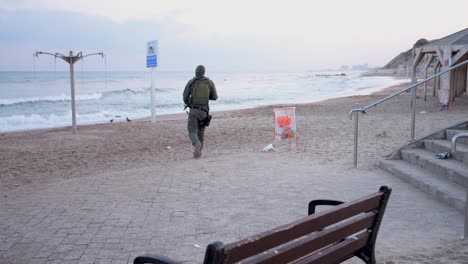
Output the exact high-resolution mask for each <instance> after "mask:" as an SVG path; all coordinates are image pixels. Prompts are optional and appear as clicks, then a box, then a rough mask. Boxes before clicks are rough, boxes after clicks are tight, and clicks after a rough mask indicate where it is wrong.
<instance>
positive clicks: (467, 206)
mask: <svg viewBox="0 0 468 264" xmlns="http://www.w3.org/2000/svg"><path fill="white" fill-rule="evenodd" d="M464 229H465V230H464V231H465V232H464V233H465V234H464V236H463V239H464V240H467V239H468V189H467V190H466V200H465V225H464Z"/></svg>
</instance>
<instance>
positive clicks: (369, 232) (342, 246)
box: [134, 186, 391, 264]
mask: <svg viewBox="0 0 468 264" xmlns="http://www.w3.org/2000/svg"><path fill="white" fill-rule="evenodd" d="M390 193H391V188H389V187H387V186H382V187H380V189H379V191H378V192H376V193H373V194H371V195H368V196H365V197H362V198H360V199H357V200H354V201H351V202H341V201H333V200H314V201H311V202H310V203H309V216H307V217H305V218H303V219H300V220H297V221H294V222H292V223H290V224H287V225H283V226H280V227H277V228H274V229H272V230H270V231H266V232H263V233H260V234H256V235H253V236H250V237H248V238H245V239H243V240H240V241H237V242H233V243H229V244H226V245H224V244H223V243H221V242H214V243H212V244H210V245H208V247H207V249H206V253H205V260H204V263H205V264H208V263H236V262H240V263H301V264H302V263H341V262H343V261H345V260H347V259H349V258H352V257H355V256H356V257H358V258H360V259H362V260H363V261H364V262H365V263H376V261H375V255H374V247H375V242H376V239H377V233H378V232H379V227H380V223H381V221H382V217H383V215H384V213H385V208H386V206H387V202H388V199H389V197H390ZM318 205H333V206H334V207H332V208H329V209H327V210H323V211H320V212H318V213H315V207H316V206H318ZM143 263H168V264H173V263H174V264H175V263H180V262H177V261H174V260H172V259H169V258H167V257H163V256H158V255H146V256H140V257H137V258H135V260H134V264H143Z"/></svg>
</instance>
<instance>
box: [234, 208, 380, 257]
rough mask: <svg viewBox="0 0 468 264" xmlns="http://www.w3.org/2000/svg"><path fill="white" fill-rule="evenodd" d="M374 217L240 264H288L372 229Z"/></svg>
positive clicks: (357, 219)
mask: <svg viewBox="0 0 468 264" xmlns="http://www.w3.org/2000/svg"><path fill="white" fill-rule="evenodd" d="M376 216H377V215H376V213H375V212H368V213H365V214H360V215H358V216H356V217H354V218H352V219H351V220H349V221H344V222H340V223H338V224H336V225H334V226H331V227H330V228H327V229H324V230H321V231H317V232H314V233H311V234H308V235H306V236H303V237H301V238H299V239H296V240H293V241H291V242H289V243H286V244H283V245H280V246H278V247H275V248H273V249H270V250H268V251H266V252H262V253H259V254H257V255H255V256H253V257H250V258H247V259H245V260H242V261H241V262H240V263H242V264H257V263H262V264H275V263H289V262H291V261H294V260H297V259H298V258H301V257H303V256H307V255H309V254H310V253H311V252H316V251H317V250H320V249H323V248H326V247H328V246H331V245H334V244H336V243H340V242H341V241H342V240H343V238H346V237H348V236H351V235H354V234H356V233H359V232H362V231H363V230H366V229H367V228H370V227H372V225H373V223H374V221H375V218H376Z"/></svg>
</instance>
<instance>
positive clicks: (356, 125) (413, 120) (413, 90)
mask: <svg viewBox="0 0 468 264" xmlns="http://www.w3.org/2000/svg"><path fill="white" fill-rule="evenodd" d="M467 64H468V60H467V61H464V62H462V63H460V64H457V65H455V66H452V67H449V68H447V69H445V70H444V71H441V72H439V73H437V74H434V75H432V76H431V77H428V78H426V79H424V80H422V81H420V82H417V83H414V84H412V85H410V86H409V87H407V88H404V89H402V90H400V91H398V92H396V93H393V94H391V95H389V96H387V97H385V98H382V99H380V100H378V101H376V102H374V103H371V104H369V105H367V106H364V107H361V108H355V109H352V110H351V111H350V112H349V118H350V119H351V120H352V119H353V115H354V152H353V153H354V154H353V155H354V161H353V165H354V167H355V168H356V167H357V154H358V134H359V113H362V114H365V113H366V110H367V109H369V108H372V107H374V106H377V105H379V104H381V103H383V102H385V101H387V100H389V99H392V98H393V97H395V96H397V95H400V94H402V93H404V92H406V91H409V90H411V107H412V116H411V135H410V141H414V130H415V124H416V88H417V87H418V86H419V85H421V84H424V83H426V82H428V81H430V80H432V79H434V78H436V77H439V76H440V75H442V74H444V73H447V72H450V71H452V70H454V69H457V68H459V67H461V66H464V65H467Z"/></svg>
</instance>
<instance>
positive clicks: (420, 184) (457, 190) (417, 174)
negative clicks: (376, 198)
mask: <svg viewBox="0 0 468 264" xmlns="http://www.w3.org/2000/svg"><path fill="white" fill-rule="evenodd" d="M379 167H380V168H381V169H383V170H386V171H388V172H390V173H391V174H393V175H395V176H397V177H399V178H401V179H402V180H404V181H406V182H408V183H410V184H411V185H413V186H415V187H416V188H418V189H420V190H422V191H424V192H425V193H427V194H429V195H431V196H432V197H434V198H435V199H437V200H439V201H441V202H444V203H446V204H448V205H450V206H452V207H454V208H456V209H457V210H459V211H460V212H464V210H465V199H466V189H465V188H464V187H462V186H460V185H458V184H456V183H453V182H450V181H446V180H441V179H439V178H438V177H436V176H434V175H433V174H432V173H430V172H429V171H427V170H425V169H423V168H421V167H418V166H414V165H412V164H410V163H408V162H406V161H403V160H382V161H380V162H379Z"/></svg>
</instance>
